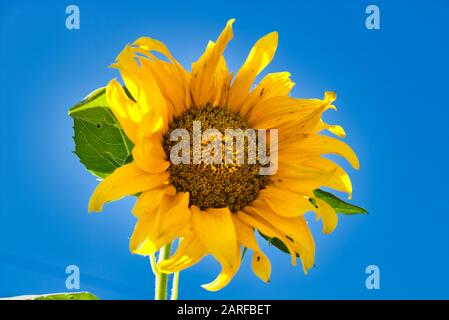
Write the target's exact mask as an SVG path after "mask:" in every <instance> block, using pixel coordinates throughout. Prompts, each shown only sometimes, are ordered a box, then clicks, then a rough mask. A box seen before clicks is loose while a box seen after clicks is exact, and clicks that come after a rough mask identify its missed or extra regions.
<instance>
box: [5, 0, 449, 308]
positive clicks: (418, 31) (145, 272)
mask: <svg viewBox="0 0 449 320" xmlns="http://www.w3.org/2000/svg"><path fill="white" fill-rule="evenodd" d="M74 3H75V4H77V5H78V6H79V8H80V10H81V29H80V30H78V31H68V30H67V29H66V28H65V18H66V14H65V7H66V5H68V4H69V3H68V2H65V1H9V2H7V1H2V2H1V4H0V41H1V42H0V88H1V95H0V99H1V100H0V101H1V118H0V119H1V120H0V121H1V138H2V139H1V141H2V143H1V149H0V150H1V161H2V162H1V181H2V183H1V186H0V189H1V224H0V297H1V296H11V295H19V294H29V293H45V292H61V291H66V289H65V276H66V275H65V273H64V271H65V267H66V266H67V265H69V264H76V265H78V266H79V267H80V269H81V289H82V290H88V291H92V292H94V293H96V294H98V295H99V296H100V297H102V298H114V299H115V298H117V299H145V298H152V296H153V278H152V275H151V272H150V268H149V264H148V261H147V260H146V259H145V258H143V257H140V256H133V255H131V254H130V253H129V250H128V239H129V236H130V234H131V232H132V229H133V226H134V223H135V219H134V217H133V216H132V215H131V214H130V213H129V211H130V209H131V207H132V205H133V201H134V200H133V199H126V200H124V201H120V202H117V203H114V204H110V205H107V206H106V207H105V210H104V212H103V213H101V214H97V215H89V214H88V213H87V202H88V199H89V196H90V194H91V192H92V191H93V190H94V188H95V186H96V184H97V182H96V181H95V178H94V177H93V176H91V175H90V174H89V173H87V172H86V171H85V169H84V167H83V166H82V165H81V164H80V163H79V162H78V159H77V158H76V156H75V155H73V154H72V150H73V142H72V138H71V137H72V121H71V119H70V118H69V117H68V116H67V110H68V108H69V107H71V106H72V105H73V104H75V103H76V102H78V101H79V100H80V99H81V98H83V97H84V96H86V95H87V94H88V93H89V92H91V91H92V90H93V89H95V88H97V87H100V86H104V85H105V84H106V83H107V82H108V81H109V80H110V79H111V78H113V77H118V73H117V72H116V71H115V70H112V69H109V68H107V66H108V65H109V64H110V63H112V62H113V60H114V58H115V57H116V55H117V54H118V53H119V52H120V50H121V49H122V48H123V47H124V45H125V44H126V43H128V42H132V41H134V40H135V39H136V38H137V37H139V36H142V35H146V36H151V37H154V38H157V39H160V40H163V41H164V42H165V43H166V44H167V45H168V47H169V48H170V49H171V51H172V53H174V54H175V56H176V57H177V58H178V59H179V60H180V61H181V62H182V63H183V64H184V65H185V66H189V65H190V63H191V62H193V61H194V60H196V59H197V58H198V57H199V55H200V54H201V52H202V50H203V49H204V47H205V45H206V43H207V41H208V40H210V39H215V38H216V37H217V35H218V34H219V32H220V31H221V29H222V27H223V26H224V25H225V23H226V21H227V20H228V19H229V18H236V19H237V21H236V23H235V25H234V30H235V38H234V40H233V41H232V43H231V44H230V45H229V47H228V49H227V51H226V57H227V59H228V61H229V65H230V67H231V68H232V69H234V70H235V69H236V68H238V66H240V65H241V63H242V62H243V60H244V58H245V57H246V54H247V52H248V50H249V49H250V48H251V46H252V44H253V43H254V42H255V41H256V40H257V39H258V38H259V37H260V36H262V35H264V34H266V33H268V32H270V31H273V30H276V31H278V32H279V35H280V38H279V39H280V44H279V49H278V51H277V54H276V57H275V60H274V62H273V63H272V64H271V65H270V67H269V68H268V69H267V72H275V71H290V72H291V73H292V75H293V80H294V81H295V82H296V83H297V86H296V88H295V89H294V92H293V93H294V95H295V96H298V97H321V96H322V93H323V92H324V91H325V90H335V91H337V94H338V100H337V101H336V105H337V107H338V108H339V111H338V112H336V113H335V112H329V114H327V115H326V118H327V120H329V122H336V123H340V124H341V125H343V126H344V127H345V129H346V131H347V132H348V137H347V139H346V141H347V142H348V143H349V144H350V145H351V146H352V147H353V148H354V149H355V150H356V152H357V153H358V155H359V157H360V161H361V169H360V170H359V171H354V170H352V169H351V168H349V166H348V165H347V164H346V163H345V162H343V161H342V162H341V163H342V165H343V166H344V167H345V168H347V169H348V171H349V173H350V174H351V176H352V178H353V184H354V189H355V192H354V199H353V200H354V202H355V203H356V204H360V205H362V206H364V207H366V208H367V209H368V210H369V215H367V216H355V217H347V216H343V217H341V218H340V222H339V226H338V228H337V229H336V231H335V232H334V233H333V234H331V235H322V234H321V231H320V228H321V226H320V224H319V223H312V229H313V230H312V231H313V232H314V235H315V239H316V243H317V257H316V265H317V267H316V268H315V269H313V270H311V272H310V274H309V275H308V276H304V274H303V273H302V271H301V269H300V268H293V267H292V266H291V265H290V263H289V260H290V259H289V257H287V256H285V255H284V254H281V253H278V252H277V251H276V250H275V249H274V248H266V251H267V253H268V254H269V256H270V257H271V258H272V265H273V273H272V279H271V280H272V281H271V284H269V285H267V284H264V283H262V282H261V281H259V280H258V279H257V278H256V277H255V276H253V275H252V273H251V270H250V261H249V260H246V261H245V263H244V266H243V267H242V269H241V271H240V272H239V273H238V275H237V276H236V277H235V279H234V280H233V281H232V282H231V284H230V285H229V286H227V287H226V288H225V289H223V290H222V291H220V292H218V293H210V292H207V291H205V290H203V289H202V288H201V287H200V284H202V283H207V282H209V281H210V280H212V279H213V278H214V277H215V276H216V274H217V272H218V271H219V266H218V265H217V263H216V262H215V261H213V260H212V259H210V258H207V259H205V260H204V261H203V262H201V263H200V264H198V265H197V266H195V267H193V268H191V269H189V270H187V271H185V272H183V273H182V274H181V285H180V292H181V293H180V298H184V299H190V298H192V299H231V298H236V299H239V298H249V299H257V298H268V299H270V298H273V299H315V298H322V299H329V298H355V299H379V298H387V299H389V298H446V299H447V298H449V290H448V286H449V277H448V275H447V272H448V271H447V270H449V256H448V254H449V250H448V245H449V232H448V231H447V228H448V225H449V209H448V197H447V190H446V189H447V179H448V172H447V166H448V163H449V148H448V141H449V140H448V138H449V137H448V116H449V107H448V106H447V104H448V102H447V95H448V92H449V81H448V74H449V61H448V57H449V44H448V41H447V39H448V31H449V20H448V18H447V17H448V15H449V4H448V3H447V2H446V1H443V0H441V1H437V0H432V1H381V0H376V1H375V2H373V3H374V4H376V5H378V6H379V8H380V10H381V30H378V31H373V30H371V31H370V30H367V29H366V28H365V18H366V14H365V8H366V6H367V5H369V4H371V2H368V1H345V0H339V1H313V2H312V1H307V3H306V1H290V2H287V1H282V0H277V1H254V2H252V3H251V2H250V1H241V0H240V1H213V2H212V1H204V2H196V1H168V2H167V1H164V4H162V3H163V1H157V2H156V1H148V0H146V1H131V0H129V1H95V3H94V1H81V0H77V1H75V2H74ZM370 264H375V265H378V266H379V268H380V271H381V289H380V290H377V291H369V290H367V289H366V288H365V277H366V275H365V273H364V271H365V268H366V266H367V265H370Z"/></svg>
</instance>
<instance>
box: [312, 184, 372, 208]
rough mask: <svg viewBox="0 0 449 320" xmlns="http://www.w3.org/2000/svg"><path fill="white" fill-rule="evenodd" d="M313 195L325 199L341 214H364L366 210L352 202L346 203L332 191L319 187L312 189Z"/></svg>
mask: <svg viewBox="0 0 449 320" xmlns="http://www.w3.org/2000/svg"><path fill="white" fill-rule="evenodd" d="M313 193H314V194H315V196H316V197H317V198H318V199H321V200H323V201H326V202H327V203H328V204H329V205H330V206H331V207H332V208H334V210H335V211H336V212H337V213H341V214H366V213H368V211H366V210H365V209H363V208H362V207H359V206H355V205H353V204H350V203H347V202H345V201H343V200H341V199H339V198H337V197H336V196H334V195H333V194H332V193H330V192H327V191H323V190H321V189H316V190H315V191H313Z"/></svg>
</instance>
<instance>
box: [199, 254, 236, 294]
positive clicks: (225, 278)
mask: <svg viewBox="0 0 449 320" xmlns="http://www.w3.org/2000/svg"><path fill="white" fill-rule="evenodd" d="M235 254H236V255H237V256H238V255H239V254H240V251H239V250H238V249H237V251H236V252H235ZM239 267H240V258H239V259H238V261H237V263H236V264H235V265H234V267H233V268H229V267H228V266H226V265H222V270H221V272H220V274H219V275H218V277H217V278H216V279H215V280H214V281H212V282H210V283H208V284H203V285H201V287H203V288H204V289H206V290H209V291H218V290H221V289H223V288H224V287H225V286H226V285H227V284H228V283H229V282H230V281H231V280H232V278H233V277H234V275H235V274H236V273H237V271H238V269H239Z"/></svg>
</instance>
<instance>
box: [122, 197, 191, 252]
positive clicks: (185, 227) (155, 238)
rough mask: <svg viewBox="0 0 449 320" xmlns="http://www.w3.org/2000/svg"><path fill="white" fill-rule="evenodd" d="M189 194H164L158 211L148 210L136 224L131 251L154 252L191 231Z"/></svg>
mask: <svg viewBox="0 0 449 320" xmlns="http://www.w3.org/2000/svg"><path fill="white" fill-rule="evenodd" d="M190 218H191V214H190V210H189V194H188V193H184V192H179V193H177V194H176V195H174V196H171V195H167V194H166V195H164V196H163V197H162V200H161V203H160V205H159V207H158V210H157V212H154V211H153V212H148V213H147V214H146V215H144V216H142V217H141V218H140V219H139V221H138V222H137V224H136V228H135V230H134V233H133V236H132V237H131V241H130V249H131V252H133V253H137V254H140V255H150V254H154V253H155V252H156V251H157V250H159V248H161V247H162V246H163V245H165V244H167V243H169V242H171V241H173V240H174V239H176V238H179V237H183V236H184V235H186V234H188V233H190V232H191V226H190Z"/></svg>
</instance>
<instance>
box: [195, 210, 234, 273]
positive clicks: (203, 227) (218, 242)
mask: <svg viewBox="0 0 449 320" xmlns="http://www.w3.org/2000/svg"><path fill="white" fill-rule="evenodd" d="M191 210H192V224H193V230H194V231H195V234H196V235H197V237H198V238H199V239H200V240H201V242H202V243H203V244H204V246H205V247H206V248H207V250H208V251H209V252H210V253H211V254H212V255H213V256H214V257H215V259H217V260H218V261H219V262H220V263H221V264H222V265H226V266H228V267H229V268H231V269H232V267H233V266H234V265H235V264H236V263H237V262H238V260H239V256H238V255H237V256H236V254H235V253H236V249H237V236H236V233H235V228H234V224H233V222H232V218H231V212H230V211H229V209H228V208H220V209H215V208H210V209H207V210H206V211H201V210H200V209H199V208H198V207H196V206H192V208H191Z"/></svg>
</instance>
